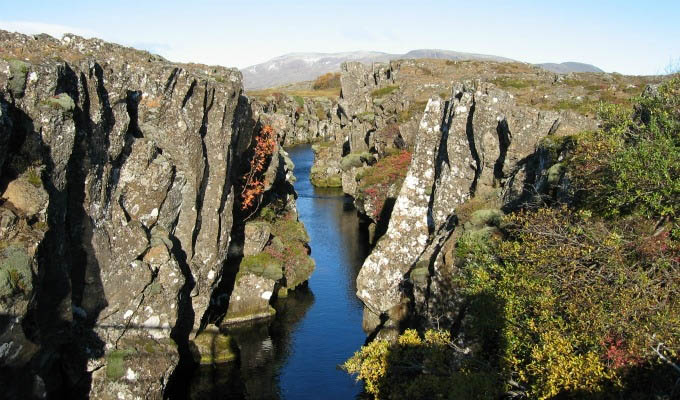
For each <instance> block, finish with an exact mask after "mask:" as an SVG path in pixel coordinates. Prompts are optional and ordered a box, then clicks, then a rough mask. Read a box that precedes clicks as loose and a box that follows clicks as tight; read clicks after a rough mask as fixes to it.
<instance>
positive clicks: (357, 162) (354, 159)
mask: <svg viewBox="0 0 680 400" xmlns="http://www.w3.org/2000/svg"><path fill="white" fill-rule="evenodd" d="M362 165H363V163H362V162H361V154H359V153H350V154H348V155H346V156H344V157H342V160H341V161H340V168H341V169H342V170H343V171H349V170H350V169H352V168H358V167H361V166H362Z"/></svg>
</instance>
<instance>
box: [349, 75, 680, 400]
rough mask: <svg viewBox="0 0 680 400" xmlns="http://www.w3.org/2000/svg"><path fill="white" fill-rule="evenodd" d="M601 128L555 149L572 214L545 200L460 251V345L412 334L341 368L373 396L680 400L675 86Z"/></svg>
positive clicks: (610, 115)
mask: <svg viewBox="0 0 680 400" xmlns="http://www.w3.org/2000/svg"><path fill="white" fill-rule="evenodd" d="M600 117H601V119H602V121H603V124H602V129H601V130H599V131H597V132H586V133H581V134H578V135H576V136H574V137H570V138H568V139H562V140H559V141H557V142H556V145H555V147H556V148H555V150H556V153H557V154H559V155H560V156H561V164H562V165H563V168H560V169H559V171H560V174H562V178H560V177H557V180H562V181H564V182H566V181H568V182H569V191H570V193H571V198H572V200H571V201H569V202H568V204H559V203H557V202H555V201H554V200H551V199H550V198H547V199H545V202H544V203H542V205H538V206H537V205H534V206H532V207H531V208H525V209H521V210H517V211H515V212H512V213H510V214H509V215H507V216H505V217H503V218H502V219H501V220H500V221H498V224H497V225H498V228H497V229H495V230H494V231H492V232H493V233H491V234H489V235H474V234H471V233H466V234H463V235H462V236H461V237H460V238H459V239H458V241H457V244H456V257H455V259H456V265H455V267H456V268H452V270H454V271H457V272H456V273H454V274H452V275H451V276H450V277H449V278H450V283H451V287H452V290H456V291H457V293H458V294H459V296H461V303H462V304H464V307H462V309H463V310H464V311H463V312H462V314H461V317H462V318H463V319H462V325H463V326H464V327H465V329H464V332H463V333H461V332H459V331H458V330H454V331H453V332H441V331H428V332H425V333H424V334H421V335H419V334H418V333H416V332H413V331H407V332H406V333H404V334H403V335H402V336H401V337H400V338H399V340H398V342H397V343H395V344H389V343H388V342H385V341H374V342H372V343H371V344H369V345H368V346H366V347H364V348H363V349H362V350H361V351H359V352H357V353H356V354H355V355H354V357H352V358H351V359H350V360H349V361H348V362H347V363H346V364H345V367H346V369H347V370H348V371H349V372H351V373H355V374H357V377H358V379H362V380H364V382H365V383H366V390H367V391H368V392H369V393H372V394H373V395H375V396H376V398H381V399H401V398H409V399H426V398H427V399H430V398H450V399H486V398H499V397H500V396H501V395H506V396H509V397H512V398H515V397H517V398H531V399H566V398H574V399H577V398H578V399H624V398H625V399H661V398H664V399H670V398H675V397H673V396H677V393H678V390H679V389H678V387H677V382H678V378H680V367H679V366H678V365H679V364H680V336H679V335H678V332H680V306H679V304H680V303H679V302H678V298H679V296H680V222H678V220H677V216H678V213H679V212H680V79H678V78H676V79H674V80H671V81H669V82H667V83H666V84H664V85H663V86H661V87H660V88H659V89H658V94H656V95H655V96H649V97H641V98H637V99H636V101H635V106H634V108H633V110H632V112H631V110H630V108H628V109H626V108H624V107H621V106H616V105H609V106H603V107H602V108H601V110H600ZM452 306H453V305H452ZM450 335H453V337H455V338H456V340H452V339H451V336H450ZM461 341H463V342H464V345H465V346H467V349H461V348H459V347H458V346H460V345H461V344H460V343H461ZM463 377H464V378H465V379H464V380H462V378H463Z"/></svg>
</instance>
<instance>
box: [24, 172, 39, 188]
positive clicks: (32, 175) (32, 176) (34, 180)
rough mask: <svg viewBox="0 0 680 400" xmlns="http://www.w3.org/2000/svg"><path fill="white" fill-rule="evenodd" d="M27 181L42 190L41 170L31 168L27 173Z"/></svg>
mask: <svg viewBox="0 0 680 400" xmlns="http://www.w3.org/2000/svg"><path fill="white" fill-rule="evenodd" d="M26 179H27V180H28V183H30V184H31V185H33V186H35V187H37V188H40V187H42V179H41V178H40V170H39V169H37V168H33V167H31V168H29V169H28V170H27V171H26Z"/></svg>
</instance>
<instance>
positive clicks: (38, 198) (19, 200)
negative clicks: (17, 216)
mask: <svg viewBox="0 0 680 400" xmlns="http://www.w3.org/2000/svg"><path fill="white" fill-rule="evenodd" d="M0 198H2V199H3V200H5V201H6V202H8V203H9V204H11V205H12V206H13V207H14V208H15V209H16V210H17V211H19V212H20V213H21V214H23V215H25V216H27V217H32V216H35V215H37V214H40V213H44V212H45V210H46V208H47V203H48V201H49V197H48V195H47V192H46V191H45V190H44V189H43V188H42V187H36V186H35V185H34V184H32V183H30V182H29V181H28V180H26V179H23V178H22V179H15V180H13V181H11V182H9V184H8V185H7V188H6V189H5V191H4V192H3V193H2V195H0Z"/></svg>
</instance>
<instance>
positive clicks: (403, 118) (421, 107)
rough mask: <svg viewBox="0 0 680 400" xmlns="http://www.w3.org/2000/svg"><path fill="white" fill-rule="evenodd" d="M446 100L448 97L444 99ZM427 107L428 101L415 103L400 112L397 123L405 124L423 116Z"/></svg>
mask: <svg viewBox="0 0 680 400" xmlns="http://www.w3.org/2000/svg"><path fill="white" fill-rule="evenodd" d="M444 98H446V97H444ZM426 105H427V100H421V101H414V102H413V103H411V104H410V105H409V107H408V108H407V109H406V110H404V111H401V112H399V116H398V118H397V121H398V122H399V123H400V124H402V123H404V122H407V121H409V120H410V119H411V118H413V116H415V115H419V114H422V113H423V111H425V106H426Z"/></svg>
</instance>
